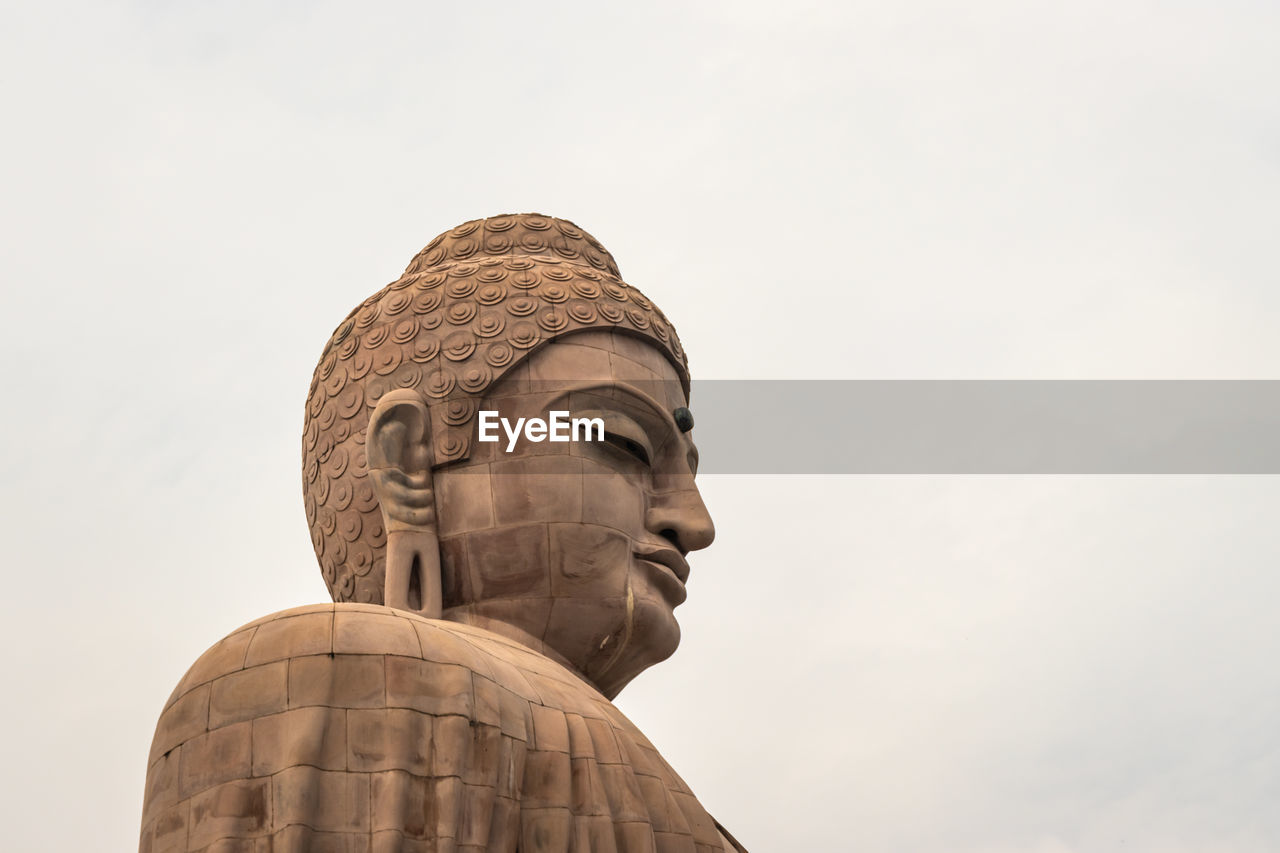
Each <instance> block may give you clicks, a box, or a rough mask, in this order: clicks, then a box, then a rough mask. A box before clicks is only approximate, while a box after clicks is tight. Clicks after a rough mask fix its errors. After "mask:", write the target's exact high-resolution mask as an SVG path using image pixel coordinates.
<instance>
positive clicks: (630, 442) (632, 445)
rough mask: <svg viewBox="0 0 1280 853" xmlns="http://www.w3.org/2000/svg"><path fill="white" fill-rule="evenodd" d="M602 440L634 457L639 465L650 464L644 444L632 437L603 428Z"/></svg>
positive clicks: (646, 465)
mask: <svg viewBox="0 0 1280 853" xmlns="http://www.w3.org/2000/svg"><path fill="white" fill-rule="evenodd" d="M604 440H605V443H606V444H609V445H611V446H613V447H615V448H617V449H618V450H620V451H622V452H623V453H625V454H627V455H628V456H630V457H631V458H633V459H635V460H636V461H637V462H639V463H640V464H641V465H644V466H645V467H648V466H649V464H650V460H649V451H648V450H646V449H645V447H644V445H643V444H641V443H640V442H638V441H635V440H634V439H630V438H627V437H626V436H625V435H620V434H619V433H616V432H610V431H609V430H607V429H606V430H605V433H604Z"/></svg>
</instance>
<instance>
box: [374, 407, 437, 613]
mask: <svg viewBox="0 0 1280 853" xmlns="http://www.w3.org/2000/svg"><path fill="white" fill-rule="evenodd" d="M430 424H431V420H430V418H429V416H428V414H427V407H426V404H425V403H424V402H423V401H422V397H421V396H419V394H418V393H417V392H416V391H413V390H411V389H407V388H401V389H397V390H395V391H391V392H390V393H387V394H384V395H383V396H382V398H381V399H379V400H378V405H377V406H376V407H374V410H373V416H372V417H370V418H369V429H368V432H367V433H366V435H365V455H366V458H367V459H368V465H369V479H370V481H371V482H372V484H373V493H374V495H375V496H376V497H377V498H378V503H379V505H381V507H382V524H383V526H384V527H385V528H386V531H387V575H386V586H385V587H384V588H383V599H382V600H383V603H384V604H385V605H386V606H387V607H395V608H397V609H399V610H409V611H412V612H414V613H417V614H419V615H420V616H425V617H427V618H428V619H439V618H440V616H441V611H442V606H443V602H442V600H441V586H442V584H441V580H440V540H439V538H438V536H437V533H436V503H435V492H434V490H433V489H432V481H431V463H430V447H431V426H430Z"/></svg>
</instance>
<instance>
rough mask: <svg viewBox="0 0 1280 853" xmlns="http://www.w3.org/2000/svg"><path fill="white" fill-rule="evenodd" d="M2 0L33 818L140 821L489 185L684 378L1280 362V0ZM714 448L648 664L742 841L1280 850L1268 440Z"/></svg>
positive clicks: (696, 777)
mask: <svg viewBox="0 0 1280 853" xmlns="http://www.w3.org/2000/svg"><path fill="white" fill-rule="evenodd" d="M8 5H9V8H7V9H6V11H5V15H4V17H5V25H4V26H3V27H0V67H2V68H3V81H4V82H3V84H0V86H2V88H0V109H2V110H3V115H4V120H5V121H4V123H5V132H4V133H3V134H2V135H0V153H2V154H3V156H0V180H2V181H3V188H4V190H3V193H0V216H2V217H3V219H2V221H0V224H2V225H3V233H4V237H3V239H2V242H0V251H2V252H3V254H2V257H3V285H2V287H3V290H2V297H0V298H2V303H0V308H2V310H3V317H4V319H5V324H4V325H5V334H4V336H3V340H0V347H2V348H3V350H2V355H3V359H4V363H5V364H6V366H7V369H6V370H4V371H3V377H2V378H0V394H3V399H4V400H5V401H6V409H5V411H6V413H7V417H6V418H5V420H6V425H5V427H4V430H5V432H4V436H3V438H4V440H3V441H0V454H3V455H2V456H0V477H2V478H3V482H4V486H3V493H2V494H3V497H2V503H0V518H2V519H3V524H4V531H5V542H6V543H7V548H8V551H7V553H6V556H5V560H4V564H5V568H4V572H5V586H6V589H7V590H8V594H9V601H10V603H9V607H8V611H9V612H8V614H7V617H6V618H5V619H4V620H3V623H2V624H0V646H2V647H3V654H4V661H3V665H4V668H5V671H6V672H7V673H8V675H7V679H6V686H7V687H6V692H5V700H4V702H3V703H0V725H3V726H4V727H5V728H6V730H7V737H5V738H4V747H3V750H4V751H3V753H0V762H2V764H3V767H4V768H5V769H4V771H3V773H4V775H3V782H2V785H3V788H0V823H3V825H4V826H6V827H7V829H6V830H5V833H6V836H5V845H4V846H5V847H6V848H7V849H12V850H23V851H26V850H67V851H72V850H85V849H100V850H116V849H119V850H128V849H131V848H132V847H134V846H135V845H136V843H137V842H136V838H137V831H138V823H139V818H140V813H141V800H142V782H143V777H144V774H145V761H146V755H147V751H148V747H149V744H150V739H151V733H152V730H153V727H154V724H155V720H156V718H157V716H158V715H159V712H160V710H161V707H162V706H163V703H164V701H165V699H166V697H167V696H168V694H169V692H170V690H171V689H172V687H173V685H174V684H175V683H176V682H177V681H178V679H179V678H180V677H181V676H182V674H183V672H184V671H185V669H186V667H187V666H188V665H189V664H190V663H191V662H192V661H194V659H195V658H196V657H197V656H198V655H199V654H200V653H201V652H202V651H203V650H204V649H205V648H206V647H208V646H209V645H211V644H212V643H214V642H215V641H216V640H218V639H219V638H220V637H221V636H223V635H225V634H226V633H228V632H229V631H230V630H232V629H233V628H235V627H236V626H238V625H240V624H242V623H244V622H247V621H249V620H251V619H254V618H257V617H259V616H261V615H264V614H266V613H270V612H272V611H275V610H279V609H283V608H286V607H291V606H295V605H301V604H306V603H311V602H315V601H321V600H324V599H325V591H324V586H323V583H322V580H321V577H320V573H319V570H318V568H317V566H316V564H315V560H314V557H313V556H312V553H311V548H310V542H309V540H308V535H307V530H306V523H305V519H304V517H303V511H302V499H301V494H300V480H299V436H300V430H301V424H302V415H303V402H304V398H305V394H306V390H307V387H308V383H309V381H310V375H311V370H312V368H313V367H314V365H315V361H316V358H317V357H318V356H319V353H320V350H321V348H322V347H323V345H324V342H325V340H326V339H327V337H328V335H329V333H330V331H331V330H332V329H333V327H334V326H335V325H336V324H337V322H338V321H339V320H341V319H342V317H343V316H344V315H345V314H346V312H347V311H348V310H349V309H350V308H351V307H352V306H354V305H355V304H356V303H357V302H359V301H360V300H361V299H363V298H364V297H365V296H367V295H368V294H370V293H372V292H373V291H374V290H376V289H377V288H379V287H381V286H382V285H383V284H385V283H386V282H388V281H391V280H393V279H395V278H396V277H397V276H398V275H399V273H400V271H401V270H402V269H403V268H404V266H405V264H406V263H407V262H408V261H409V259H410V258H411V257H412V256H413V255H414V254H415V253H416V252H417V251H418V249H420V248H421V247H422V246H423V245H424V244H425V243H426V242H427V241H428V240H430V239H431V237H433V236H434V235H435V234H437V233H438V232H440V231H443V230H445V229H447V228H449V227H452V226H453V225H456V224H458V223H460V222H462V221H464V220H467V219H472V218H475V217H480V216H487V215H493V214H497V213H500V212H510V211H528V210H537V211H541V212H544V213H548V214H552V215H556V216H561V217H565V218H568V219H572V220H574V221H576V222H577V223H578V224H580V225H582V226H583V227H584V228H586V229H588V230H589V231H591V232H592V233H593V234H594V235H595V236H596V237H598V238H600V239H601V240H602V241H603V242H604V244H605V245H606V246H607V247H608V248H609V249H610V250H611V251H612V252H613V254H614V255H615V256H616V257H617V259H618V262H619V265H620V267H621V269H622V272H623V275H624V277H626V279H627V280H628V281H630V282H631V283H633V284H635V285H637V286H638V287H640V288H641V289H643V290H644V292H645V293H646V294H647V295H649V296H650V297H652V298H653V299H654V300H655V301H656V302H657V303H658V304H659V305H660V306H662V308H663V309H664V311H665V312H666V313H667V315H668V316H669V317H671V319H672V320H673V322H674V323H675V324H676V326H677V327H678V328H679V330H680V333H681V336H682V338H683V340H684V341H685V343H686V344H687V349H688V351H689V354H690V361H691V366H692V369H693V372H694V374H695V376H697V377H699V378H743V379H754V378H772V379H785V378H934V379H947V378H1103V379H1105V378H1126V379H1132V378H1153V379H1157V378H1158V379H1171V378H1280V376H1278V373H1280V371H1278V370H1277V363H1278V360H1280V340H1278V336H1277V334H1276V327H1277V318H1278V317H1280V281H1278V280H1277V279H1278V274H1277V273H1278V270H1280V263H1278V262H1277V255H1276V248H1277V240H1276V233H1277V230H1278V229H1280V99H1278V97H1277V92H1278V90H1280V89H1278V83H1280V51H1277V50H1276V45H1277V43H1280V6H1277V5H1276V4H1274V3H1264V2H1217V3H1212V4H1211V3H1198V4H1193V3H1155V2H1145V3H1143V2H1124V1H1122V2H1117V0H1111V1H1110V2H1094V0H1082V2H1075V3H1028V2H1008V3H993V2H970V3H964V4H957V3H942V2H939V3H919V2H880V3H859V2H839V3H836V2H831V3H812V2H802V0H788V2H785V3H769V4H765V3H756V2H741V0H738V2H722V3H654V2H650V3H630V4H607V3H590V4H588V3H583V4H574V5H568V4H560V3H550V2H548V3H538V4H522V3H501V2H491V3H485V4H479V3H477V4H461V3H455V4H449V5H445V4H432V3H403V4H376V3H362V4H359V5H358V6H357V5H356V4H350V5H343V4H333V3H303V2H293V3H263V2H244V3H199V4H197V3H184V4H174V3H156V2H143V3H119V2H95V3H87V2H79V3H75V2H72V3H65V4H55V3H40V4H36V3H27V4H21V5H19V4H16V3H11V4H8ZM764 402H765V404H767V401H764ZM695 404H696V401H695ZM818 428H824V427H822V426H821V425H819V427H818ZM830 428H835V427H834V426H831V427H830ZM795 440H803V439H802V437H801V438H797V439H795ZM712 452H714V449H713V448H706V447H704V448H703V453H704V455H706V454H709V453H712ZM703 491H704V494H705V496H706V499H707V503H708V505H709V507H710V509H711V511H712V513H713V515H714V516H715V520H716V524H717V528H718V534H719V535H718V538H717V541H716V544H715V545H714V546H713V547H712V548H711V549H710V550H708V551H705V552H702V553H700V554H698V555H696V558H695V559H694V560H693V578H692V580H691V582H690V598H689V602H688V603H687V604H686V605H685V606H684V607H682V608H681V610H680V611H679V615H680V618H681V622H682V624H683V626H684V632H685V640H684V644H683V646H682V647H681V649H680V651H679V652H677V654H676V656H675V657H674V658H673V659H672V660H671V661H669V662H667V663H666V664H664V665H662V666H660V667H657V668H655V669H653V670H652V671H650V672H649V673H647V674H645V675H644V676H642V677H641V678H640V679H639V680H637V681H636V682H635V683H634V684H633V685H632V686H630V687H629V688H628V689H627V690H626V691H625V692H624V693H623V694H622V695H621V697H620V698H619V703H618V704H619V705H620V707H621V708H622V709H623V711H624V712H626V713H627V714H628V715H629V716H631V717H632V719H633V720H635V721H636V723H637V724H638V725H639V726H640V727H641V728H642V729H643V730H644V731H645V732H646V734H647V735H648V736H649V737H650V739H651V740H652V741H653V742H654V743H655V745H657V746H658V748H659V749H660V750H662V751H663V753H664V755H665V756H666V757H667V759H668V760H669V761H670V762H671V764H672V765H673V766H674V767H675V768H676V769H677V770H678V771H679V772H680V773H681V774H682V775H683V776H684V777H685V779H686V780H687V781H688V782H689V783H690V785H691V786H692V787H693V789H694V790H695V792H696V793H697V794H698V796H699V797H700V799H701V800H702V802H703V803H704V805H706V806H707V808H708V809H709V810H710V811H711V812H712V813H713V814H715V815H716V816H717V817H718V818H719V820H720V821H721V822H723V823H724V824H725V825H726V826H727V827H729V828H730V830H731V831H732V832H733V833H734V834H735V835H737V836H738V837H739V838H740V839H741V840H742V841H743V842H744V843H745V844H746V845H747V846H748V847H750V848H751V849H752V850H757V851H773V850H776V851H783V850H786V851H790V850H858V851H886V852H887V853H914V851H948V852H949V851H958V853H979V851H983V853H987V851H991V853H1004V851H1009V852H1010V853H1012V851H1031V853H1069V851H1070V852H1071V853H1074V851H1090V853H1092V851H1099V853H1109V851H1151V853H1156V851H1159V853H1183V851H1230V853H1236V851H1241V853H1250V852H1251V851H1275V850H1277V849H1280V808H1278V807H1277V802H1280V725H1278V724H1277V722H1278V721H1280V676H1277V674H1276V673H1277V672H1280V667H1278V666H1277V665H1276V661H1277V658H1280V630H1278V629H1277V628H1276V623H1277V619H1276V609H1277V605H1276V602H1277V601H1280V574H1278V573H1277V571H1276V568H1277V563H1278V558H1280V533H1278V532H1277V531H1280V524H1277V523H1276V518H1275V517H1276V511H1277V508H1278V507H1280V481H1278V480H1277V478H1272V477H1252V478H1250V477H1235V478H1229V477H1219V478H1208V477H1201V478H1195V477H1163V478H1160V477H1151V478H1137V477H1131V478H1121V477H1092V478H1090V477H1071V478H1068V477H1057V478H1052V477H1044V478H1029V477H1028V478H998V477H986V478H984V477H972V478H958V477H951V478H947V477H901V478H893V477H840V478H837V477H744V476H737V477H731V476H724V477H708V478H705V480H704V482H703Z"/></svg>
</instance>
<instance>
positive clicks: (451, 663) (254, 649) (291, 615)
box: [151, 603, 609, 761]
mask: <svg viewBox="0 0 1280 853" xmlns="http://www.w3.org/2000/svg"><path fill="white" fill-rule="evenodd" d="M507 694H514V695H515V696H517V697H519V698H520V699H523V700H526V701H531V702H535V703H540V704H545V705H554V706H559V707H560V708H562V709H564V710H569V709H570V707H571V706H572V707H579V706H582V709H583V710H586V708H587V707H594V706H596V705H601V706H604V705H608V704H609V703H608V700H606V699H604V697H603V696H601V695H600V694H599V693H598V692H597V691H595V690H594V689H593V688H590V687H588V686H587V685H586V684H585V683H583V682H582V681H580V680H579V679H578V678H577V677H576V676H574V675H573V674H572V673H569V672H568V670H566V669H564V668H563V667H561V666H559V665H558V664H556V663H554V662H553V661H550V660H549V659H547V658H546V657H544V656H543V655H540V654H538V653H537V652H534V651H533V650H531V649H528V648H526V647H525V646H522V645H520V644H519V643H516V642H515V641H513V640H509V639H507V638H505V637H501V636H499V635H497V634H494V633H492V632H490V631H486V630H484V629H481V628H475V627H472V626H468V625H461V624H458V623H455V622H447V621H442V620H434V619H424V618H422V617H419V616H416V615H414V614H412V613H406V612H404V611H400V610H393V609H391V608H388V607H382V606H378V605H370V604H353V603H326V604H315V605H309V606H305V607H296V608H292V609H290V610H283V611H280V612H279V613H273V614H271V615H269V616H264V617H263V618H261V619H258V620H255V621H253V622H250V623H249V624H247V625H244V626H241V627H240V628H237V629H236V630H235V631H232V632H231V633H230V634H228V635H227V636H226V637H224V638H223V639H221V640H219V641H218V642H217V643H215V644H214V645H213V646H212V647H210V648H209V649H208V651H206V652H205V653H204V654H203V655H201V656H200V657H199V658H198V659H197V660H196V662H195V663H194V664H193V665H192V666H191V668H190V669H189V670H188V671H187V673H186V675H185V676H183V678H182V680H181V681H180V682H179V683H178V686H177V687H176V688H175V689H174V691H173V693H172V695H170V697H169V700H168V701H167V702H166V703H165V708H164V712H163V713H162V715H161V719H160V725H159V726H158V727H157V731H156V737H155V740H154V742H153V748H152V754H151V761H154V760H155V759H156V758H157V757H158V756H159V755H161V754H163V753H165V752H166V751H167V750H169V749H171V748H172V747H173V746H176V745H177V744H180V743H182V742H183V741H185V740H186V739H188V738H189V737H191V736H192V735H194V734H199V733H200V732H204V731H208V730H213V729H216V728H220V727H222V726H225V725H228V724H231V723H235V722H239V721H242V720H248V719H253V718H256V717H262V716H266V715H270V714H275V713H280V712H283V711H286V710H289V709H292V708H299V707H308V706H311V707H315V706H323V707H330V708H371V707H404V708H411V709H414V710H418V711H421V712H426V713H431V714H438V715H439V714H445V715H458V716H464V717H469V718H471V719H473V720H475V719H477V715H480V716H485V714H484V711H486V710H491V709H489V708H488V707H486V706H488V705H490V704H492V703H494V702H500V701H502V699H503V697H504V696H506V695H507Z"/></svg>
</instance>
